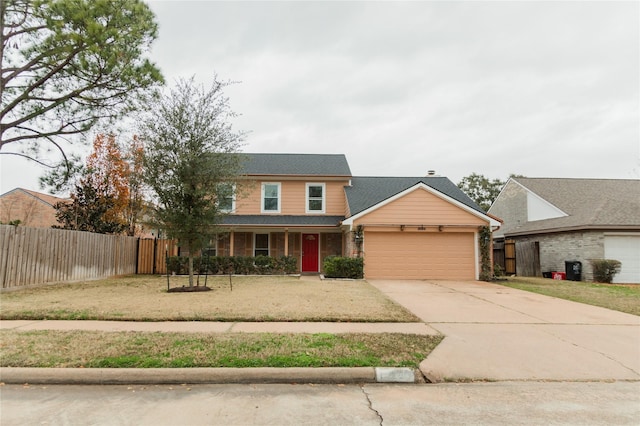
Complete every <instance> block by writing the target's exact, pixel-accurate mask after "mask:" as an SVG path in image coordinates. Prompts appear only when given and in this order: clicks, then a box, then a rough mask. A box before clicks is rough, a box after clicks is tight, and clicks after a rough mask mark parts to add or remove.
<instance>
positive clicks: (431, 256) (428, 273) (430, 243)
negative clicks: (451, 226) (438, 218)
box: [364, 231, 476, 280]
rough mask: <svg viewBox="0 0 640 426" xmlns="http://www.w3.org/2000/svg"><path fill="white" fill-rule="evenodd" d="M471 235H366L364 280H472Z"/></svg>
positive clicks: (390, 233)
mask: <svg viewBox="0 0 640 426" xmlns="http://www.w3.org/2000/svg"><path fill="white" fill-rule="evenodd" d="M474 244H475V239H474V234H473V233H472V232H437V233H433V232H429V233H423V232H366V231H365V236H364V247H365V253H364V274H365V278H392V279H464V280H473V279H475V271H476V268H475V246H474Z"/></svg>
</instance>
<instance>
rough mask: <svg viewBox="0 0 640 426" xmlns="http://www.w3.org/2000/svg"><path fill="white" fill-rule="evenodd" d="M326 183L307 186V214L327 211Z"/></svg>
mask: <svg viewBox="0 0 640 426" xmlns="http://www.w3.org/2000/svg"><path fill="white" fill-rule="evenodd" d="M324 200H325V185H324V183H308V184H307V210H306V211H307V213H324V211H325V207H324V205H325V201H324Z"/></svg>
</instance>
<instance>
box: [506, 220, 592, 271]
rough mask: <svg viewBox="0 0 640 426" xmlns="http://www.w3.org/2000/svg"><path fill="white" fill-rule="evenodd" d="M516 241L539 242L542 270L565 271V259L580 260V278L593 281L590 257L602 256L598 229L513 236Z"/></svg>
mask: <svg viewBox="0 0 640 426" xmlns="http://www.w3.org/2000/svg"><path fill="white" fill-rule="evenodd" d="M514 239H515V240H516V241H538V242H539V243H540V267H541V269H542V272H550V271H560V272H564V271H565V263H564V262H565V261H567V260H568V261H572V260H578V261H580V262H582V280H583V281H593V270H592V268H591V264H590V263H589V260H590V259H602V258H603V257H604V233H603V232H600V231H585V232H562V233H557V234H550V235H532V236H528V237H517V238H514Z"/></svg>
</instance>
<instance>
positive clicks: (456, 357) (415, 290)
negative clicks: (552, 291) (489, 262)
mask: <svg viewBox="0 0 640 426" xmlns="http://www.w3.org/2000/svg"><path fill="white" fill-rule="evenodd" d="M370 283H371V284H372V285H374V286H375V287H377V288H378V289H379V290H381V291H382V292H384V293H385V294H387V295H388V296H389V297H390V298H392V299H393V300H395V301H396V302H398V303H400V304H401V305H403V306H405V307H406V308H407V309H409V310H410V311H412V312H413V313H414V314H416V315H417V316H418V317H420V318H421V319H422V320H423V321H425V322H426V323H428V324H429V325H430V326H431V327H433V328H435V329H436V330H438V331H440V332H441V333H442V334H444V335H445V336H446V337H445V339H444V340H443V341H442V342H441V343H440V345H438V347H437V348H436V349H435V350H434V351H433V352H432V353H431V354H430V355H429V357H428V358H427V359H426V360H425V361H423V362H422V363H421V364H420V370H421V371H422V373H423V374H424V375H425V376H426V377H427V378H428V379H429V380H431V381H436V382H437V381H443V380H454V381H460V380H490V381H504V380H557V381H592V380H593V381H599V380H634V381H635V380H640V317H638V316H635V315H630V314H625V313H622V312H617V311H612V310H609V309H604V308H599V307H595V306H590V305H585V304H581V303H576V302H570V301H566V300H562V299H556V298H553V297H548V296H543V295H539V294H535V293H530V292H526V291H521V290H516V289H511V288H508V287H504V286H500V285H497V284H492V283H486V282H454V281H428V282H427V281H397V280H394V281H387V280H379V281H376V280H374V281H370ZM639 390H640V389H639Z"/></svg>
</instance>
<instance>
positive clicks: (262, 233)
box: [253, 232, 271, 257]
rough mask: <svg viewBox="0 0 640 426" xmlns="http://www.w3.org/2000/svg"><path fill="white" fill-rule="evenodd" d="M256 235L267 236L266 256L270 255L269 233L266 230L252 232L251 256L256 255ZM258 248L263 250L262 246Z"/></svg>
mask: <svg viewBox="0 0 640 426" xmlns="http://www.w3.org/2000/svg"><path fill="white" fill-rule="evenodd" d="M258 235H266V236H267V247H266V248H267V256H271V235H270V234H269V233H268V232H254V233H253V256H254V257H256V250H257V249H258V247H256V241H257V240H258ZM260 250H264V247H260Z"/></svg>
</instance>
